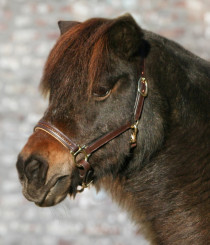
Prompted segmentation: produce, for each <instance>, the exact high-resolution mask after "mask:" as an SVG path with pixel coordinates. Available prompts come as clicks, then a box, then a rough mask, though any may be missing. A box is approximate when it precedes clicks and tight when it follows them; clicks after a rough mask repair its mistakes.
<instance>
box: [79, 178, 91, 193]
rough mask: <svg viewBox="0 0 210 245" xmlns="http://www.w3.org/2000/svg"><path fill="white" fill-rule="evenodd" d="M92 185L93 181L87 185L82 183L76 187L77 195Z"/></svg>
mask: <svg viewBox="0 0 210 245" xmlns="http://www.w3.org/2000/svg"><path fill="white" fill-rule="evenodd" d="M92 183H93V180H91V181H90V182H89V183H87V184H86V183H84V182H83V183H82V185H81V186H78V187H77V192H79V193H81V192H83V191H84V190H85V189H86V188H89V187H90V185H91V184H92Z"/></svg>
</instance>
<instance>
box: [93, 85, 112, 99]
mask: <svg viewBox="0 0 210 245" xmlns="http://www.w3.org/2000/svg"><path fill="white" fill-rule="evenodd" d="M111 91H112V90H111V89H107V88H105V87H98V88H97V89H95V90H94V91H93V96H94V99H95V100H97V101H101V100H105V99H106V98H108V97H109V95H110V94H111Z"/></svg>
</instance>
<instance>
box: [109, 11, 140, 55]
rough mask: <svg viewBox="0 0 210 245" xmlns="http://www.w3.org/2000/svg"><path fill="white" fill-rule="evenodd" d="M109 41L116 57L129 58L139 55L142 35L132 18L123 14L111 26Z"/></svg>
mask: <svg viewBox="0 0 210 245" xmlns="http://www.w3.org/2000/svg"><path fill="white" fill-rule="evenodd" d="M109 40H110V46H111V47H112V48H113V50H114V51H115V52H116V53H117V54H118V55H120V56H122V57H126V58H131V57H134V56H136V55H140V49H141V47H142V44H143V33H142V30H141V28H140V27H139V26H138V24H137V23H136V22H135V20H134V19H133V17H132V16H131V15H130V14H125V15H123V16H120V17H119V18H117V19H116V20H115V22H114V23H113V25H112V26H111V28H110V32H109ZM142 48H143V47H142Z"/></svg>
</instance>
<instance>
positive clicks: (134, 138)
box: [130, 121, 139, 144]
mask: <svg viewBox="0 0 210 245" xmlns="http://www.w3.org/2000/svg"><path fill="white" fill-rule="evenodd" d="M138 124H139V121H136V123H135V124H133V125H132V126H131V129H132V131H133V132H132V133H131V140H130V143H131V144H136V142H137V134H138Z"/></svg>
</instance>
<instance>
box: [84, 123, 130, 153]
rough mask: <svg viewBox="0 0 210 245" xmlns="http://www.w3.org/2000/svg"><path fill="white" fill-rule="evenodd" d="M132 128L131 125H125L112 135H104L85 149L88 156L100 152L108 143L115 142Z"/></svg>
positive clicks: (111, 133)
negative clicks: (114, 140) (115, 139)
mask: <svg viewBox="0 0 210 245" xmlns="http://www.w3.org/2000/svg"><path fill="white" fill-rule="evenodd" d="M130 128H131V123H127V124H125V125H123V126H122V127H120V128H118V129H116V130H114V131H112V132H110V133H107V134H105V135H103V136H102V137H100V138H99V139H96V140H94V141H93V142H91V143H90V144H88V145H87V146H86V147H85V151H86V153H87V154H88V155H89V154H92V153H93V152H94V151H96V150H98V149H99V148H100V147H101V146H103V145H105V144H106V143H108V142H109V141H111V140H113V139H114V138H116V137H117V136H119V135H120V134H122V133H124V132H125V131H127V130H128V129H130Z"/></svg>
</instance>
